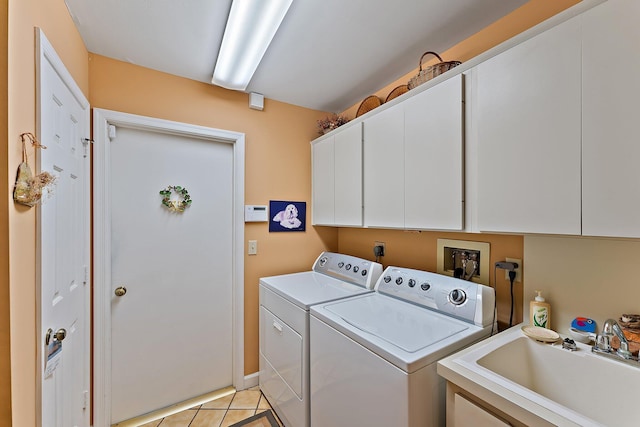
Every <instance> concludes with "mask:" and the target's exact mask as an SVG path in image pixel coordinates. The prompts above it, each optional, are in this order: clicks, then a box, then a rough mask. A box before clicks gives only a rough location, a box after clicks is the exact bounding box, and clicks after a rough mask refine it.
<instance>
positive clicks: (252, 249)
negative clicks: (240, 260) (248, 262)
mask: <svg viewBox="0 0 640 427" xmlns="http://www.w3.org/2000/svg"><path fill="white" fill-rule="evenodd" d="M257 254H258V241H257V240H249V244H248V245H247V255H257Z"/></svg>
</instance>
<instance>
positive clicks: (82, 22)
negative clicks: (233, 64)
mask: <svg viewBox="0 0 640 427" xmlns="http://www.w3.org/2000/svg"><path fill="white" fill-rule="evenodd" d="M65 1H66V3H67V6H68V8H69V11H70V13H71V16H72V18H73V20H74V22H75V23H76V26H77V27H78V30H79V31H80V34H81V35H82V38H83V40H84V42H85V44H86V46H87V49H88V50H89V51H90V52H93V53H96V54H99V55H103V56H107V57H110V58H115V59H118V60H122V61H127V62H131V63H133V64H137V65H140V66H143V67H147V68H151V69H154V70H158V71H163V72H166V73H169V74H174V75H177V76H182V77H186V78H189V79H193V80H197V81H202V82H206V83H210V82H211V77H212V75H213V68H214V65H215V62H216V57H217V55H218V48H219V46H220V42H221V41H222V35H223V33H224V27H225V24H226V18H227V15H228V13H229V9H230V8H231V0H65ZM236 1H249V0H236ZM258 1H267V0H258ZM526 2H527V0H294V1H293V4H292V5H291V8H290V9H289V12H288V13H287V16H285V18H284V21H283V23H282V26H281V27H280V29H279V31H278V33H276V36H275V38H274V40H273V42H272V44H271V46H270V47H269V48H268V50H267V52H266V54H265V56H264V58H263V59H262V62H261V63H260V65H259V66H258V69H257V71H256V74H255V75H254V76H253V79H252V80H251V82H250V84H249V86H248V87H247V92H258V93H261V94H263V95H264V96H265V97H266V98H269V99H275V100H278V101H282V102H287V103H290V104H295V105H300V106H303V107H308V108H313V109H318V110H322V111H334V112H339V111H343V110H345V109H347V108H348V107H350V106H351V105H354V104H356V103H358V102H359V101H361V100H362V99H364V98H365V97H366V96H368V95H370V94H372V93H374V92H375V91H377V90H379V89H380V88H382V87H384V86H386V85H388V84H389V83H391V82H393V81H395V80H396V79H398V78H400V77H402V76H403V75H405V74H407V73H409V72H411V70H413V69H415V68H417V66H418V60H419V59H420V56H421V55H422V53H424V52H425V51H429V50H431V51H436V52H443V51H445V50H447V49H448V48H450V47H452V46H454V45H455V44H457V43H458V42H460V41H462V40H464V39H465V38H467V37H469V36H471V35H472V34H475V33H476V32H478V31H479V30H481V29H482V28H484V27H486V26H487V25H489V24H490V23H492V22H494V21H496V20H497V19H499V18H500V17H502V16H504V15H505V14H507V13H509V12H510V11H512V10H513V9H515V8H517V7H519V6H521V5H522V4H524V3H526ZM443 59H444V60H445V61H449V60H455V59H457V58H443Z"/></svg>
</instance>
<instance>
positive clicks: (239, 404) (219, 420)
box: [141, 387, 277, 427]
mask: <svg viewBox="0 0 640 427" xmlns="http://www.w3.org/2000/svg"><path fill="white" fill-rule="evenodd" d="M267 409H271V406H270V405H269V402H267V399H265V397H264V395H263V394H262V392H261V391H260V389H259V388H258V387H254V388H251V389H249V390H242V391H238V392H236V393H235V394H231V395H229V396H225V397H221V398H220V399H216V400H212V401H210V402H206V403H203V404H202V405H198V406H194V407H193V408H189V409H187V410H185V411H182V412H178V413H176V414H173V415H170V416H168V417H165V418H163V419H160V420H156V421H152V422H149V423H146V424H143V425H142V426H141V427H228V426H230V425H232V424H234V423H237V422H239V421H242V420H244V419H247V418H249V417H251V416H253V415H255V414H258V413H260V412H263V411H265V410H267ZM273 415H274V416H275V412H274V414H273ZM276 418H277V417H276Z"/></svg>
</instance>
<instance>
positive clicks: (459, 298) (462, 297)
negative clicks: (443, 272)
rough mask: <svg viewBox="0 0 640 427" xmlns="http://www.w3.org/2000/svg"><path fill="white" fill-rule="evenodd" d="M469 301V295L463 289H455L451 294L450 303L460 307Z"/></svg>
mask: <svg viewBox="0 0 640 427" xmlns="http://www.w3.org/2000/svg"><path fill="white" fill-rule="evenodd" d="M466 300H467V294H465V293H464V291H463V290H462V289H454V290H452V291H451V292H449V302H450V303H451V304H453V305H460V304H462V303H463V302H465V301H466Z"/></svg>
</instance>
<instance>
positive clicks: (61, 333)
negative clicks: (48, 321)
mask: <svg viewBox="0 0 640 427" xmlns="http://www.w3.org/2000/svg"><path fill="white" fill-rule="evenodd" d="M66 337H67V330H66V329H64V328H60V329H58V330H57V331H56V332H55V333H54V332H53V329H51V328H49V329H47V336H46V337H45V339H44V343H45V344H46V345H49V343H50V342H51V339H52V338H53V340H54V341H63V340H64V339H65V338H66Z"/></svg>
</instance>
